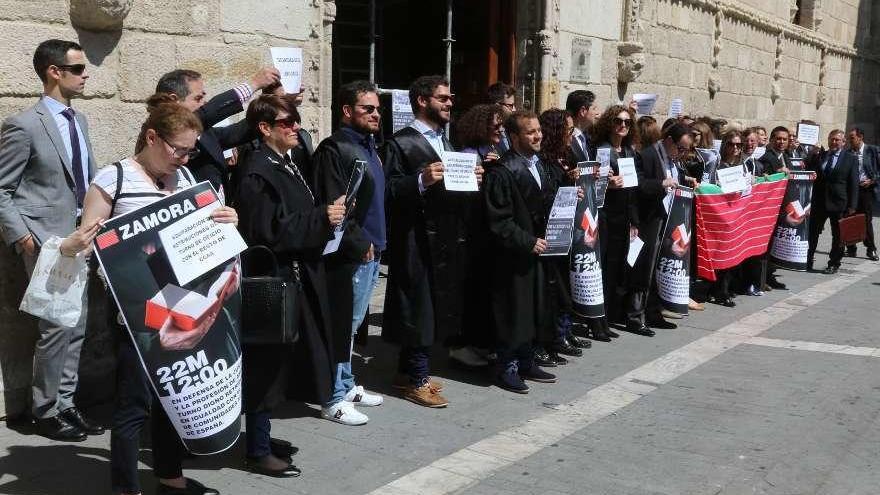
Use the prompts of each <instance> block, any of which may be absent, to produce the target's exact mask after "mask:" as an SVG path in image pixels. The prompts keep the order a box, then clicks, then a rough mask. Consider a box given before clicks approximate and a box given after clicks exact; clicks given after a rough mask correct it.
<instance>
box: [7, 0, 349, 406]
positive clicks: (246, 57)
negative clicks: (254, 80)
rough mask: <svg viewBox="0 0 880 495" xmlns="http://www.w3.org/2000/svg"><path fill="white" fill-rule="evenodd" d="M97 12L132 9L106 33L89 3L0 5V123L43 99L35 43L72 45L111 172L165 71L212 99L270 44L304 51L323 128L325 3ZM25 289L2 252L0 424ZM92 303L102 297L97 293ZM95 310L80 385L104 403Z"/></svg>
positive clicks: (99, 149) (170, 5)
mask: <svg viewBox="0 0 880 495" xmlns="http://www.w3.org/2000/svg"><path fill="white" fill-rule="evenodd" d="M98 3H100V4H101V6H103V8H105V9H107V13H108V14H113V15H115V14H124V13H125V12H126V11H127V15H125V16H124V19H123V18H122V16H121V15H120V16H118V17H119V19H118V20H120V21H121V25H120V24H116V25H115V26H114V25H112V24H113V23H112V22H110V25H109V27H108V24H107V19H106V18H101V17H100V16H99V15H98V14H100V13H101V11H100V10H99V9H98V8H97V7H96V5H97V4H96V2H95V1H94V0H0V60H2V62H0V64H2V71H0V118H5V117H7V116H9V115H10V114H12V113H14V112H17V111H19V110H21V109H23V108H25V107H27V106H29V105H32V104H33V103H34V102H35V101H36V99H37V97H38V96H39V94H40V90H41V85H40V82H39V79H38V78H37V76H36V74H34V72H33V69H32V57H33V52H34V49H35V48H36V45H37V44H38V43H39V42H40V41H42V40H44V39H48V38H62V39H70V40H77V41H78V42H79V43H80V44H81V45H82V46H83V48H84V50H85V53H86V56H87V57H88V60H89V64H90V65H89V73H90V75H91V78H90V79H89V81H88V82H87V84H86V88H87V89H86V93H85V95H84V98H83V99H81V100H78V101H76V102H75V103H74V106H75V107H76V108H77V109H79V110H81V111H83V112H84V113H85V114H86V115H87V116H88V118H89V123H90V131H91V139H92V144H93V146H94V151H95V158H96V160H97V162H98V163H99V164H106V163H110V162H112V161H113V160H116V159H119V158H121V157H123V156H125V155H127V154H130V153H131V151H132V149H133V147H134V141H135V138H136V133H137V131H138V130H139V128H140V124H141V122H142V121H143V118H144V116H145V111H144V105H143V102H144V100H145V99H146V98H147V97H148V96H149V95H150V94H152V92H153V89H154V88H155V84H156V81H157V80H158V78H159V76H160V75H161V74H163V73H165V72H167V71H169V70H172V69H175V68H181V67H185V68H190V69H195V70H197V71H199V72H201V73H202V74H203V75H204V77H205V79H206V82H207V89H208V93H209V96H210V95H214V94H217V93H218V92H220V91H223V90H226V89H229V88H230V87H232V86H233V85H235V84H238V83H240V82H243V81H245V80H247V79H248V78H249V77H250V75H251V74H253V73H254V72H255V71H256V70H257V69H259V68H260V67H262V66H264V65H266V64H268V63H269V50H268V47H269V46H273V45H275V46H301V47H303V48H304V58H305V61H306V64H305V71H304V81H303V83H304V85H305V86H306V88H307V91H308V92H307V97H306V100H305V103H304V106H303V111H302V114H303V125H304V127H306V128H307V129H310V130H311V131H313V132H314V133H316V135H317V136H319V137H320V136H322V135H326V133H327V131H328V130H329V127H330V112H329V106H330V79H329V77H330V56H331V52H330V48H329V45H330V39H331V37H330V36H331V26H332V20H333V17H334V16H335V5H334V3H333V2H332V1H321V0H261V1H260V2H249V1H242V0H113V1H108V0H102V1H101V2H98ZM255 4H258V5H259V8H255V7H254V6H255ZM77 9H79V10H77ZM104 17H107V16H104ZM111 17H112V16H111ZM71 19H74V20H75V22H74V21H72V20H71ZM111 21H112V20H111ZM96 27H97V29H103V30H102V31H99V30H96ZM106 29H109V30H106ZM24 283H25V280H24V276H23V269H22V267H21V264H20V262H19V261H18V260H17V259H16V258H15V257H14V256H12V254H11V253H10V252H9V251H8V250H7V249H5V248H4V249H0V322H2V323H0V391H2V392H3V396H4V400H3V401H2V402H0V416H2V415H3V414H4V411H5V412H6V413H9V414H16V413H18V412H20V411H21V410H22V409H23V408H24V407H25V399H26V398H27V395H28V386H29V380H30V366H31V364H30V363H31V360H30V356H31V355H32V351H33V343H34V340H35V338H36V328H35V324H34V321H33V320H32V319H31V318H28V317H25V316H23V315H21V314H20V313H19V312H18V310H17V307H18V302H19V301H20V298H21V293H22V292H23V290H24V289H23V287H24ZM93 285H96V284H93ZM92 299H93V301H100V300H101V293H100V290H98V291H97V292H96V293H93V298H92ZM92 309H93V312H94V314H95V318H94V321H93V322H91V323H90V326H89V340H88V341H87V345H86V349H85V350H84V355H83V359H82V363H83V364H82V366H81V373H82V378H83V380H84V383H83V386H84V388H86V389H89V388H90V387H92V384H93V385H94V388H93V389H92V390H91V392H87V393H86V394H84V395H88V396H89V397H91V398H92V399H93V400H99V399H101V398H102V397H106V396H107V394H109V393H112V387H107V386H106V384H107V383H112V381H111V382H108V381H107V379H109V378H110V377H112V375H111V373H112V365H113V360H112V353H110V354H108V352H109V351H110V350H111V349H112V346H111V343H112V341H111V337H110V336H109V335H108V333H107V331H106V325H104V324H103V319H102V312H103V311H102V308H101V305H100V304H99V303H97V305H93V307H92ZM101 392H103V394H102V393H101Z"/></svg>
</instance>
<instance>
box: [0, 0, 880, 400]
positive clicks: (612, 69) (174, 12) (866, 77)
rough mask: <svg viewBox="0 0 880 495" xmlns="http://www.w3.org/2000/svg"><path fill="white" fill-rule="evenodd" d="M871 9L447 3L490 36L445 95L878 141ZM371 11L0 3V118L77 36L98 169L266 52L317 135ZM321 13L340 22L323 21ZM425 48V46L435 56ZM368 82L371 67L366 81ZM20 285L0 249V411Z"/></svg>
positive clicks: (16, 387) (92, 380)
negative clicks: (282, 57) (157, 99)
mask: <svg viewBox="0 0 880 495" xmlns="http://www.w3.org/2000/svg"><path fill="white" fill-rule="evenodd" d="M372 1H373V2H375V3H372V5H376V6H377V8H380V9H382V8H385V9H387V10H398V11H401V12H403V13H402V14H401V12H398V15H399V16H401V15H402V16H403V17H402V18H403V19H404V20H405V21H407V22H409V23H411V24H414V25H416V26H419V24H420V23H427V24H426V25H428V24H430V25H433V24H439V25H443V24H445V22H446V17H445V15H443V16H437V17H436V18H431V19H422V18H420V17H419V16H420V15H421V13H422V12H423V11H426V10H430V9H427V8H423V7H426V6H427V4H428V2H430V3H431V5H432V6H434V7H437V8H438V9H439V10H441V11H442V10H444V8H445V6H446V4H447V2H446V1H444V0H372ZM874 3H876V2H873V1H871V0H770V1H767V0H739V1H734V0H477V1H474V0H450V2H449V6H450V7H451V8H452V10H453V27H455V26H456V22H459V23H461V22H462V21H461V20H462V19H465V20H467V19H468V18H470V17H473V16H472V15H471V14H472V12H476V11H478V10H479V11H482V10H485V11H486V15H488V16H490V18H491V19H495V21H494V22H495V24H492V23H491V22H490V24H489V25H490V26H492V28H491V30H492V31H493V32H491V33H489V34H490V35H494V34H495V33H494V30H496V29H499V28H500V31H499V32H501V31H503V34H502V35H499V36H498V37H497V38H499V39H495V40H494V41H492V42H491V43H489V44H490V45H491V46H490V49H489V50H488V52H487V50H485V49H484V48H485V47H483V46H480V43H481V41H479V39H480V38H473V36H471V38H473V39H475V40H477V41H473V40H472V41H469V42H467V43H469V45H468V44H465V43H464V41H461V40H465V39H468V36H469V34H472V33H467V32H458V33H455V36H453V38H458V39H459V40H460V41H459V42H457V44H456V42H452V56H451V58H450V60H451V72H452V83H453V86H454V87H453V90H454V91H457V92H459V93H467V92H468V91H469V92H470V93H472V94H471V95H470V99H469V101H475V100H477V99H478V97H479V94H478V92H479V88H476V86H480V84H482V83H483V82H485V83H490V82H494V81H495V80H498V79H502V80H506V82H510V83H513V84H514V85H515V86H516V88H517V89H518V92H519V95H518V98H519V100H520V104H521V105H522V106H523V107H526V108H533V109H545V108H549V107H552V106H562V105H563V104H564V101H565V96H566V94H567V93H568V92H569V91H572V90H575V89H581V88H585V89H590V90H592V91H594V92H596V93H597V94H598V96H599V102H600V104H603V105H604V104H609V103H612V102H614V101H618V100H624V99H628V98H629V95H631V94H633V93H641V92H644V93H657V94H659V95H660V98H659V101H658V104H657V108H656V110H655V111H656V112H657V113H658V115H657V116H658V117H663V116H665V113H666V109H667V108H668V104H669V100H670V99H672V98H682V99H683V100H684V109H685V112H686V113H689V114H692V115H713V116H717V117H722V118H726V119H728V120H731V121H738V122H741V123H743V124H746V125H750V124H763V125H765V126H767V127H771V126H775V125H789V126H790V125H792V124H793V123H794V122H796V121H797V120H799V119H801V118H809V119H813V120H815V121H817V122H819V123H820V124H821V125H822V127H823V129H824V130H826V131H827V130H829V129H831V128H833V127H842V126H845V125H853V124H858V125H860V126H862V127H863V128H865V129H866V131H867V132H868V135H869V137H872V136H875V135H876V130H877V129H880V127H878V126H880V122H878V115H880V112H878V109H880V91H878V90H877V81H878V80H880V4H878V5H876V6H875V5H872V4H874ZM435 4H440V5H435ZM370 5H371V0H336V1H331V0H261V1H259V2H256V1H252V0H0V60H2V64H3V69H4V70H3V71H2V72H0V118H5V117H6V116H8V115H10V114H12V113H14V112H16V111H18V110H20V109H22V108H24V107H26V106H28V105H31V104H32V103H33V102H34V101H35V100H36V98H37V97H38V96H39V89H40V84H39V80H38V79H37V77H36V75H35V74H34V73H33V70H32V69H31V57H32V55H33V50H34V48H35V46H36V45H37V44H38V43H39V42H40V41H41V40H44V39H47V38H64V39H75V40H78V41H79V42H80V44H82V45H83V47H84V49H85V52H86V55H87V57H88V59H89V62H90V64H91V65H90V68H89V70H90V73H91V79H90V80H89V82H88V83H87V91H86V94H85V97H84V98H83V99H82V100H80V101H77V102H76V103H75V106H76V108H77V109H79V110H82V111H83V112H85V113H86V114H87V115H88V117H89V119H90V125H91V137H92V143H93V145H94V148H95V155H96V158H97V161H98V163H102V164H104V163H110V162H111V161H113V160H115V159H118V158H120V157H122V156H125V155H126V154H128V153H130V152H131V150H132V147H133V143H134V138H135V134H136V132H137V130H138V129H139V126H140V123H141V121H142V119H143V117H144V115H145V113H144V106H143V102H144V100H145V99H146V98H147V97H148V96H149V95H150V94H151V93H152V90H153V88H154V85H155V82H156V80H157V79H158V77H159V76H160V75H161V74H162V73H164V72H166V71H168V70H171V69H173V68H178V67H187V68H191V69H195V70H198V71H200V72H201V73H202V74H204V76H205V77H206V80H207V87H208V91H209V93H210V94H216V93H218V92H220V91H222V90H224V89H226V88H229V87H231V86H232V85H234V84H237V83H239V82H241V81H243V80H246V79H247V78H248V77H249V75H250V74H252V73H253V72H254V71H256V70H257V69H258V68H259V67H261V66H262V65H265V64H267V63H268V62H269V50H268V47H269V46H273V45H280V46H285V45H287V46H291V45H293V46H301V47H303V49H304V58H305V61H306V63H305V67H304V69H305V70H304V84H305V86H306V88H307V97H306V101H305V104H304V107H303V112H302V113H303V117H304V126H305V127H306V128H308V129H310V130H312V131H313V132H314V133H315V134H316V136H318V137H322V136H326V135H327V134H328V132H329V130H330V127H331V121H332V120H331V112H330V105H331V95H332V89H333V87H334V86H335V85H336V84H338V83H339V82H340V81H342V80H344V79H345V78H346V77H347V76H346V75H345V74H346V73H345V72H344V71H342V70H339V69H340V68H341V67H342V65H343V63H342V61H341V59H339V60H337V57H341V55H340V54H341V53H343V52H342V50H341V49H340V50H337V48H340V47H338V46H334V39H335V38H334V30H335V31H336V35H341V34H353V33H354V31H355V30H356V29H366V30H365V31H364V32H371V31H369V29H367V28H364V26H363V22H360V21H359V22H360V23H357V22H352V21H349V19H359V20H363V19H369V15H368V14H367V13H366V12H367V9H368V8H369V6H370ZM407 8H408V9H409V10H408V11H405V12H404V10H405V9H407ZM474 15H476V14H474ZM337 17H338V18H339V19H345V22H339V23H338V25H334V21H335V20H336V19H337ZM400 19H401V17H396V18H391V21H394V22H400ZM499 20H500V22H501V25H500V26H499V25H498V24H497V23H498V22H499ZM386 28H387V26H386ZM444 29H445V28H443V29H438V30H437V31H438V32H439V31H443V30H444ZM468 29H469V30H473V29H474V28H473V26H469V27H468ZM432 32H433V31H432ZM508 32H509V33H508ZM508 34H509V35H508ZM441 36H442V35H441V34H438V35H437V38H438V40H437V43H436V46H435V45H430V47H431V48H430V49H431V50H434V49H437V50H441V49H443V46H444V45H443V44H441V43H440V38H441ZM363 39H364V40H365V41H364V42H363V43H361V44H360V45H363V46H354V47H353V49H355V50H356V52H357V53H362V55H355V57H360V58H361V60H360V61H361V62H364V63H361V64H360V65H361V66H362V67H365V66H366V65H367V64H366V61H365V60H364V59H363V57H366V56H367V55H366V53H367V50H365V48H366V46H365V44H366V43H367V41H366V40H367V38H366V37H364V38H363ZM402 41H406V40H400V39H386V40H385V42H386V43H387V44H388V45H397V46H396V47H395V48H396V49H397V50H398V51H399V50H400V46H406V44H405V43H401V42H402ZM444 42H445V40H444ZM341 44H342V43H341V42H340V43H339V45H341ZM355 45H358V44H357V43H355ZM496 45H497V46H496ZM410 46H429V45H427V44H425V45H422V44H420V43H413V44H410ZM347 48H348V49H352V47H351V46H347ZM380 48H381V45H380ZM505 50H509V51H510V53H508V54H506V55H505V53H504V51H505ZM380 52H381V50H380ZM486 53H488V55H485V57H484V54H486ZM381 55H382V54H381V53H379V60H381ZM417 55H418V54H416V53H413V54H412V57H411V58H418V57H417ZM398 57H399V54H398ZM437 58H438V60H443V59H444V57H442V56H440V57H437ZM477 59H478V60H477ZM389 60H390V58H389ZM347 63H348V59H346V64H347ZM493 64H494V65H493ZM499 64H501V65H503V67H500V66H499ZM474 66H478V67H487V72H486V75H485V76H484V77H483V78H482V79H476V80H479V81H481V82H480V84H477V85H474V84H472V83H473V81H474V79H473V78H472V73H471V72H467V74H468V76H467V77H468V78H470V79H469V80H468V81H460V80H458V79H460V78H462V77H464V76H461V75H459V76H458V78H457V75H456V74H463V73H465V72H464V69H465V68H469V67H474ZM346 67H347V66H346ZM443 69H444V67H443V65H442V64H438V65H435V66H431V71H432V72H439V73H442V72H443ZM403 70H404V68H403V66H402V65H396V64H392V63H389V64H386V66H385V67H384V68H383V69H382V71H384V73H385V74H390V73H394V72H395V71H403ZM410 70H411V71H412V70H423V69H422V68H419V69H413V68H412V67H410ZM382 71H379V72H377V82H379V83H380V84H383V72H382ZM366 73H367V72H363V74H366ZM349 74H354V72H350V73H349ZM397 75H398V76H399V75H400V74H397ZM408 75H409V76H412V77H414V76H415V75H418V74H408ZM351 77H353V76H351ZM397 79H398V80H400V79H406V78H401V77H398V78H397ZM459 88H460V91H459V90H458V89H459ZM24 283H25V279H24V276H23V269H22V267H21V264H20V262H19V261H18V260H17V259H16V258H15V257H14V256H12V255H11V253H10V252H8V250H5V249H4V250H2V253H0V391H3V401H0V415H2V413H3V411H4V410H5V411H6V412H7V413H9V414H15V413H18V412H20V411H22V410H23V409H24V408H25V407H26V398H27V395H28V382H29V379H30V367H31V364H30V356H31V353H32V348H33V343H34V340H35V338H36V329H35V325H34V322H33V320H32V319H30V318H28V317H25V316H22V315H21V314H20V313H19V312H18V311H17V309H16V308H17V306H18V302H19V301H20V296H21V293H22V291H23V287H24ZM91 296H92V305H91V307H92V310H93V311H92V313H93V316H92V321H91V322H90V326H89V335H88V338H87V342H86V347H85V349H84V354H83V363H82V366H81V369H82V379H83V395H84V398H86V401H87V402H88V401H96V400H102V399H105V398H107V397H108V396H109V395H110V394H112V392H113V390H112V387H108V386H107V383H112V381H108V380H109V379H110V378H111V377H112V371H113V357H112V356H113V354H112V348H113V347H112V346H113V336H111V335H110V333H109V332H108V331H107V329H106V325H104V324H103V310H102V304H101V301H102V299H103V298H102V297H101V290H100V288H99V287H97V284H93V288H92V293H91Z"/></svg>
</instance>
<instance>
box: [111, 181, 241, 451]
mask: <svg viewBox="0 0 880 495" xmlns="http://www.w3.org/2000/svg"><path fill="white" fill-rule="evenodd" d="M220 206H221V202H220V199H219V198H218V195H217V193H216V192H215V191H214V189H213V188H212V187H211V185H210V183H208V182H202V183H201V184H197V185H195V186H192V187H190V188H187V189H184V190H182V191H179V192H177V193H175V194H173V195H170V196H168V197H165V198H162V199H160V200H158V201H156V202H154V203H152V204H150V205H148V206H145V207H143V208H140V209H138V210H135V211H133V212H130V213H127V214H125V215H121V216H118V217H115V218H113V219H111V220H108V221H107V222H106V223H105V224H104V226H103V228H102V229H101V231H100V232H99V234H98V236H97V237H96V238H95V243H94V244H95V252H96V254H97V256H98V260H99V261H100V263H101V267H102V269H103V270H104V273H105V274H106V278H107V282H108V284H109V287H110V290H111V292H112V294H113V297H114V299H115V300H116V304H117V306H118V309H119V313H120V316H121V322H122V323H124V324H125V326H126V328H127V329H128V332H129V334H130V336H131V338H132V341H133V342H134V345H135V348H136V349H137V352H138V355H139V357H140V360H141V364H142V365H143V367H144V370H145V371H146V373H147V376H148V377H149V378H150V383H151V385H152V387H153V390H154V391H155V393H156V395H157V396H158V397H159V402H161V404H162V408H163V409H164V411H165V413H166V414H167V415H168V418H169V419H170V420H171V424H172V425H174V428H175V430H176V431H177V434H178V435H180V438H181V440H183V443H184V444H185V445H186V447H187V449H189V451H190V452H192V453H194V454H213V453H217V452H221V451H223V450H226V449H227V448H229V447H231V446H232V445H233V444H234V443H235V441H236V440H237V439H238V435H239V432H240V430H241V425H240V420H239V416H240V415H241V401H242V398H241V397H242V395H241V377H242V374H241V344H240V340H239V339H240V334H241V332H240V328H239V325H240V313H241V297H240V294H239V285H240V276H241V268H240V265H239V261H238V257H237V255H238V254H239V253H240V252H241V251H243V250H244V249H245V247H246V245H245V243H244V241H243V240H242V238H241V236H240V235H239V234H238V231H236V229H235V226H233V225H231V224H222V223H217V222H215V221H214V220H213V219H212V218H211V212H213V211H214V210H215V209H217V208H219V207H220Z"/></svg>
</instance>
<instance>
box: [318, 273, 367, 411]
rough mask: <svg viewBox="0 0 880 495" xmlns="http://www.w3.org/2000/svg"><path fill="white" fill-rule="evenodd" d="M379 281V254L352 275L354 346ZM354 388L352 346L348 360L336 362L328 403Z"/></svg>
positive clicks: (352, 343)
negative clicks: (355, 337)
mask: <svg viewBox="0 0 880 495" xmlns="http://www.w3.org/2000/svg"><path fill="white" fill-rule="evenodd" d="M378 283H379V256H376V257H375V258H373V261H368V262H366V263H361V264H360V266H358V268H357V270H355V272H354V275H352V276H351V286H352V292H353V293H354V298H353V300H352V312H351V346H354V336H355V335H357V331H358V328H360V326H361V323H363V321H364V318H366V316H367V310H368V309H369V308H370V296H372V295H373V288H374V287H375V286H376V284H378ZM353 388H354V374H353V373H352V372H351V347H349V349H348V361H346V362H344V363H336V376H334V377H333V395H332V396H331V397H330V401H329V402H328V403H327V405H331V406H332V405H333V404H336V403H337V402H340V401H342V399H344V398H345V394H347V393H348V391H349V390H351V389H353Z"/></svg>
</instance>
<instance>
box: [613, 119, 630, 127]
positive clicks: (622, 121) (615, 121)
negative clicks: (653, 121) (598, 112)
mask: <svg viewBox="0 0 880 495" xmlns="http://www.w3.org/2000/svg"><path fill="white" fill-rule="evenodd" d="M611 123H612V124H614V125H622V126H624V127H630V126H632V119H621V118H620V117H614V118H613V119H611Z"/></svg>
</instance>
